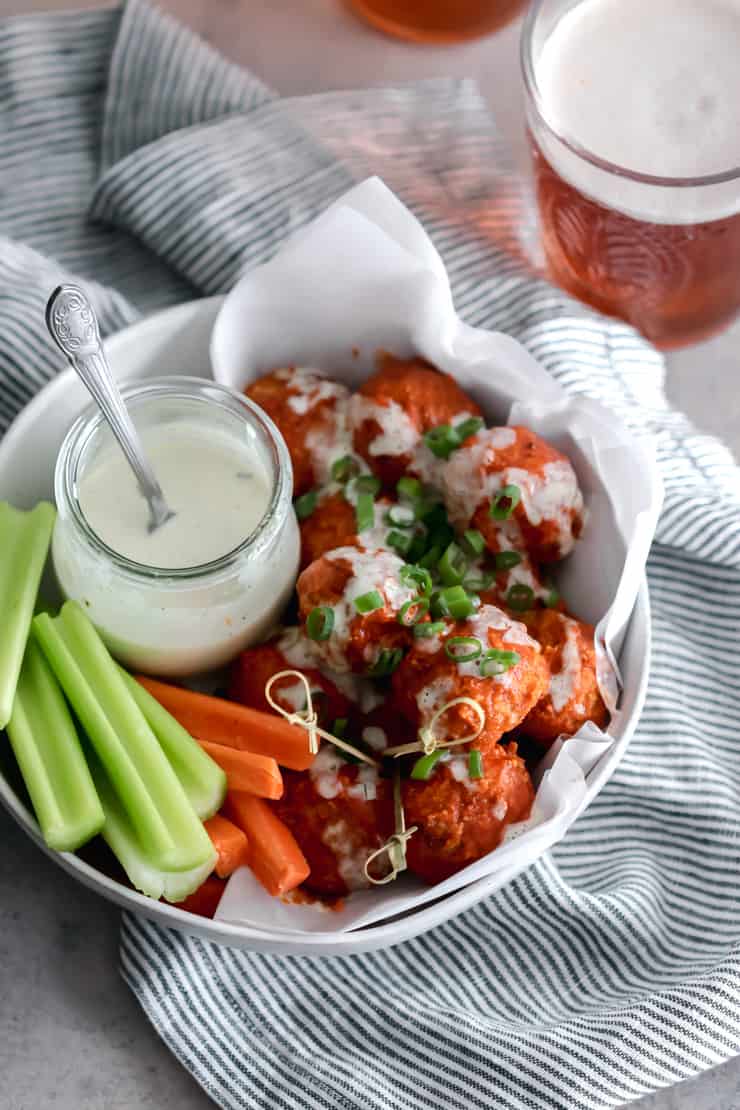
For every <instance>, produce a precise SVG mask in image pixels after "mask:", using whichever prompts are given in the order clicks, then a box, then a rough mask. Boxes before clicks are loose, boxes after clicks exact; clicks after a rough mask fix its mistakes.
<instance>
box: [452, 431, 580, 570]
mask: <svg viewBox="0 0 740 1110" xmlns="http://www.w3.org/2000/svg"><path fill="white" fill-rule="evenodd" d="M442 482H443V491H444V496H445V504H446V507H447V512H448V514H449V517H450V520H451V521H452V523H453V525H455V527H457V528H460V529H462V528H467V527H469V526H472V527H474V528H477V529H478V530H479V531H480V532H481V533H482V534H483V536H484V538H485V540H486V544H487V545H488V548H489V550H491V551H494V552H496V551H502V550H504V549H505V548H513V549H514V550H524V551H527V552H528V553H529V555H530V556H531V558H532V559H533V560H534V561H535V562H537V563H552V562H556V561H557V560H558V559H562V558H564V557H565V556H566V555H567V554H568V553H569V552H570V551H572V550H573V547H574V545H575V542H576V540H577V539H578V537H579V536H580V534H581V531H582V529H583V497H582V496H581V491H580V490H579V488H578V480H577V478H576V475H575V471H574V470H573V467H572V466H571V464H570V462H569V461H568V459H567V458H566V457H565V455H563V454H561V453H560V451H557V450H556V449H555V448H554V447H551V446H550V444H549V443H545V441H544V440H543V439H540V437H539V436H538V435H535V433H534V432H531V431H530V430H529V429H528V428H520V427H512V428H488V429H486V430H482V431H480V432H477V433H476V434H475V435H474V436H471V437H470V438H469V439H467V440H466V442H465V443H463V445H462V446H461V447H460V448H459V449H458V450H456V451H454V452H453V453H452V455H451V456H450V459H449V461H448V462H447V464H446V465H445V467H444V468H443V470H442Z"/></svg>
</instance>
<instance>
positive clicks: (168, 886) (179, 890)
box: [88, 751, 217, 902]
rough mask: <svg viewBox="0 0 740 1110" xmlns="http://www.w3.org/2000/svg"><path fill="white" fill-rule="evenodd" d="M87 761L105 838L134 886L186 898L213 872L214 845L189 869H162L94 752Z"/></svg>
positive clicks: (145, 891)
mask: <svg viewBox="0 0 740 1110" xmlns="http://www.w3.org/2000/svg"><path fill="white" fill-rule="evenodd" d="M88 760H89V764H90V770H91V772H92V776H93V780H94V782H95V786H96V787H97V791H98V794H99V796H100V799H101V801H102V803H103V810H104V812H105V823H104V824H103V828H102V836H103V839H104V840H105V842H106V844H107V845H108V847H109V848H110V850H111V851H112V852H113V855H114V856H115V857H116V859H117V860H118V862H119V863H120V864H121V867H123V869H124V871H125V872H126V874H127V875H128V877H129V880H130V882H131V884H132V886H134V887H136V889H137V890H140V891H141V893H142V894H147V895H148V896H149V897H150V898H166V899H167V901H168V902H181V901H182V900H183V898H187V896H188V895H189V894H192V893H193V891H194V890H197V889H198V887H199V886H200V885H201V883H204V882H205V880H206V879H207V878H208V876H209V875H210V874H211V872H212V871H213V868H214V867H215V865H216V859H217V853H216V851H215V849H213V848H211V852H210V855H209V856H208V858H207V859H204V860H203V861H202V862H201V863H199V864H197V865H196V866H195V867H192V868H191V869H190V870H189V871H165V870H162V869H161V868H160V867H159V866H158V865H157V864H156V863H155V862H154V861H153V860H152V857H151V855H150V853H148V852H147V851H146V850H145V849H144V848H143V847H142V844H141V841H140V840H139V838H138V837H137V835H136V830H135V829H134V827H133V825H132V823H131V820H130V818H129V816H128V814H127V813H126V810H125V809H124V808H123V806H122V805H121V801H120V798H119V797H118V795H117V794H116V792H115V790H114V789H113V787H112V786H111V784H110V780H109V779H108V777H107V775H106V773H105V771H104V770H103V768H102V765H101V764H100V761H99V760H98V757H97V755H96V754H95V752H93V751H90V752H89V755H88Z"/></svg>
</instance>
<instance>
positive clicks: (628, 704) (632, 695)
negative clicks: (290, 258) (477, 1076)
mask: <svg viewBox="0 0 740 1110" xmlns="http://www.w3.org/2000/svg"><path fill="white" fill-rule="evenodd" d="M221 304H222V300H221V298H210V299H207V300H201V301H194V302H191V303H188V304H184V305H179V306H177V307H176V308H172V309H167V310H166V311H164V312H159V313H157V314H156V315H154V316H150V317H148V318H147V319H145V320H143V321H141V322H140V323H138V324H134V325H133V326H132V327H130V328H126V329H125V330H124V331H122V332H119V333H118V334H117V335H115V336H114V337H113V338H112V339H110V340H109V341H108V342H107V344H106V349H107V352H108V357H109V359H110V363H111V367H112V369H113V373H114V374H115V376H116V377H117V378H118V379H126V380H128V381H134V380H143V379H146V378H150V377H155V376H161V375H165V374H186V375H191V376H194V377H207V376H209V375H210V360H209V354H208V351H209V343H210V338H211V329H212V327H213V322H214V320H215V317H216V314H217V312H218V310H219V308H220V307H221ZM87 404H89V397H88V395H87V393H86V392H85V390H84V387H83V386H82V385H81V384H80V383H79V381H78V379H77V377H76V376H75V374H74V373H73V371H71V370H67V371H64V372H63V373H61V374H60V375H59V377H58V378H56V379H55V380H54V381H53V382H51V383H50V384H49V385H47V386H46V387H45V389H43V390H42V391H41V392H40V393H39V394H38V395H37V396H36V397H35V398H34V399H33V401H32V402H31V403H30V404H29V405H28V406H27V407H26V408H25V409H24V411H23V412H22V413H21V414H20V416H19V417H18V418H17V419H16V421H15V422H14V424H13V425H12V427H11V428H10V429H9V431H8V432H7V434H6V435H5V437H4V438H3V439H2V441H0V500H9V501H12V502H13V504H15V505H17V506H19V507H21V508H25V507H30V506H32V505H33V504H35V502H36V501H38V500H39V499H41V498H49V499H50V498H52V496H53V475H54V463H55V461H56V456H57V452H58V450H59V447H60V446H61V442H62V439H63V438H64V435H65V433H66V431H67V429H68V428H69V426H70V424H71V422H72V421H73V420H74V419H75V418H76V417H77V416H78V415H79V413H80V412H81V411H82V409H83V408H84V407H85V406H86V405H87ZM649 660H650V611H649V602H648V594H647V586H646V584H645V583H643V585H642V588H641V590H640V594H639V597H638V600H637V604H636V606H635V610H634V613H633V615H632V620H631V622H630V626H629V629H628V632H627V636H626V639H625V641H624V646H623V648H622V652H621V656H620V660H619V662H620V667H621V671H622V677H623V680H624V694H623V709H624V712H623V715H622V718H621V727H620V728H619V730H617V731H616V737H615V743H614V744H613V745H612V746H611V748H610V749H609V751H608V753H607V755H606V756H605V757H604V759H602V760H601V761H600V763H599V764H598V765H597V767H596V768H595V769H594V770H593V771H592V772H591V774H590V775H589V776H588V789H587V792H586V796H585V798H584V801H583V806H582V808H584V809H585V808H586V806H587V805H588V804H589V802H590V801H591V800H592V799H593V798H594V797H595V795H596V794H597V793H598V792H599V790H600V789H601V788H602V786H603V785H604V783H605V782H606V781H607V780H608V779H609V778H610V776H611V775H612V773H613V771H614V769H615V767H616V766H617V764H618V763H619V761H620V759H621V758H622V756H623V755H624V752H625V750H626V747H627V744H628V743H629V740H630V737H631V736H632V733H633V732H634V729H635V726H636V724H637V721H638V719H639V716H640V712H641V710H642V706H643V703H644V700H645V693H646V689H647V678H648V669H649ZM0 801H1V802H2V804H3V805H4V806H5V807H6V809H7V810H8V811H9V812H10V813H11V814H12V816H13V817H14V818H15V820H16V821H17V822H18V824H19V825H20V826H21V827H22V828H23V829H24V830H25V831H26V832H27V833H28V835H29V836H30V837H31V838H32V839H33V840H35V841H36V843H37V844H38V845H39V847H40V848H41V849H42V850H44V851H45V852H47V854H48V855H50V856H51V857H52V858H53V859H54V860H55V861H56V862H57V863H58V864H59V865H60V867H63V868H64V869H65V871H68V872H69V873H70V874H71V875H74V876H75V878H77V879H79V881H80V882H82V883H84V884H85V886H88V887H90V888H91V889H93V890H96V891H98V893H99V894H101V895H103V897H105V898H108V899H110V900H111V901H112V902H116V903H117V904H118V905H120V906H123V907H125V908H126V909H130V910H135V911H137V912H139V913H143V914H145V915H146V916H147V917H150V918H152V919H154V920H156V921H159V922H160V923H161V924H162V925H167V926H169V927H171V928H178V929H183V930H185V931H187V932H190V933H196V934H198V935H199V936H202V937H204V938H205V939H207V940H211V941H216V942H219V943H221V944H229V945H234V946H236V947H240V948H249V949H254V950H257V951H263V952H284V953H294V954H302V955H342V954H346V953H350V952H366V951H370V950H372V949H377V948H384V947H387V946H389V945H391V944H398V943H399V942H400V941H402V940H407V939H409V938H410V937H414V936H417V935H418V934H419V933H423V932H426V931H427V930H428V929H431V928H433V927H434V926H435V925H439V924H441V923H442V922H443V921H447V920H448V919H449V918H451V917H453V916H454V915H455V914H458V913H460V912H461V911H462V910H465V909H468V908H469V907H470V906H472V905H475V903H477V902H479V901H480V900H481V899H482V898H484V897H485V896H486V895H487V894H488V893H489V892H490V891H492V890H494V889H498V888H499V887H500V886H501V885H502V883H503V882H505V881H508V880H509V879H511V878H513V877H514V875H515V874H516V873H517V871H518V870H520V869H519V868H511V869H510V870H509V871H507V872H503V873H501V872H499V873H498V874H496V875H495V876H492V877H491V878H487V879H480V880H478V881H476V882H474V883H471V884H470V885H469V886H467V887H464V888H463V889H462V890H459V891H457V892H455V893H454V894H450V895H447V896H446V897H444V898H440V899H439V900H438V901H436V902H432V903H430V904H426V905H424V906H422V907H420V908H419V909H418V910H416V911H414V912H410V913H407V914H406V915H404V916H403V917H400V918H398V919H395V920H393V921H389V922H386V923H382V924H379V925H372V926H369V927H367V928H365V929H361V930H358V931H356V932H345V933H339V932H336V933H318V934H311V933H307V934H305V935H301V936H292V935H286V934H278V933H268V932H262V931H258V930H256V929H251V928H248V927H246V926H243V925H236V924H229V923H227V922H218V921H210V920H208V919H206V918H200V917H195V916H194V915H192V914H187V913H183V912H182V911H181V910H178V909H175V908H174V907H173V906H170V905H167V904H166V903H164V902H152V900H151V899H149V898H145V897H144V896H143V895H141V894H137V893H136V892H135V891H133V890H130V889H129V888H128V887H125V886H123V885H122V884H121V883H119V882H117V881H116V880H115V879H112V878H110V877H108V876H107V875H105V874H104V873H102V872H101V871H98V870H97V869H95V868H94V867H91V866H90V865H89V864H88V863H86V862H84V861H83V860H81V859H79V858H78V857H77V856H75V855H72V854H71V853H68V852H63V853H58V852H51V851H49V849H47V848H46V846H45V844H44V842H43V839H42V838H41V835H40V833H39V829H38V826H37V824H36V821H35V819H34V817H33V815H32V814H31V813H30V812H29V810H28V809H27V808H26V806H25V805H24V804H23V802H22V801H21V799H20V798H19V797H18V795H17V794H16V793H15V791H14V790H13V788H12V787H11V785H10V783H9V782H8V781H7V779H6V778H5V777H3V775H2V774H1V773H0Z"/></svg>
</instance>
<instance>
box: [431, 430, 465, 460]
mask: <svg viewBox="0 0 740 1110" xmlns="http://www.w3.org/2000/svg"><path fill="white" fill-rule="evenodd" d="M424 442H425V443H426V445H427V447H428V448H429V450H430V451H431V452H432V454H433V455H435V456H436V457H437V458H438V459H449V457H450V455H451V454H452V452H453V451H454V450H455V448H456V447H459V446H460V439H459V437H458V434H457V432H456V431H455V429H454V428H453V427H452V425H451V424H439V425H437V427H436V428H430V429H429V431H428V432H425V433H424Z"/></svg>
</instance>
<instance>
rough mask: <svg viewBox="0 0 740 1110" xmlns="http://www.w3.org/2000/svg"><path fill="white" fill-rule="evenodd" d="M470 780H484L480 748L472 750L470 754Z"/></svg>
mask: <svg viewBox="0 0 740 1110" xmlns="http://www.w3.org/2000/svg"><path fill="white" fill-rule="evenodd" d="M468 778H471V779H482V778H483V756H482V754H481V752H480V751H479V750H478V748H471V749H470V753H469V754H468Z"/></svg>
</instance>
